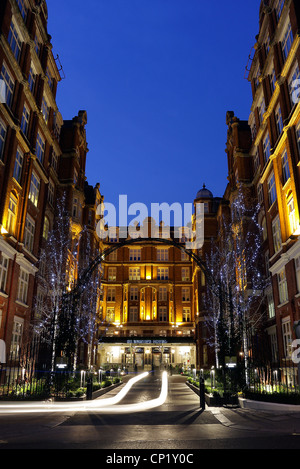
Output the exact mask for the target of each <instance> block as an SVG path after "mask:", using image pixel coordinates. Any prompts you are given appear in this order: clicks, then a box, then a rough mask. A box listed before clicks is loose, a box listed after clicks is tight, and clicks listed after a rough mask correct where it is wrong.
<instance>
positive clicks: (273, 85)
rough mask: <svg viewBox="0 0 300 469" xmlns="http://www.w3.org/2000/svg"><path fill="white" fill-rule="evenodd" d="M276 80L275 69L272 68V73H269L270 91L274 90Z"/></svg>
mask: <svg viewBox="0 0 300 469" xmlns="http://www.w3.org/2000/svg"><path fill="white" fill-rule="evenodd" d="M276 81H277V80H276V74H275V69H274V68H273V70H272V73H271V75H270V86H271V90H272V93H274V91H275V87H276Z"/></svg>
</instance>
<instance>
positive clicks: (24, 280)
mask: <svg viewBox="0 0 300 469" xmlns="http://www.w3.org/2000/svg"><path fill="white" fill-rule="evenodd" d="M28 284H29V273H28V272H26V271H25V270H23V269H22V268H21V269H20V276H19V283H18V294H17V299H18V300H19V301H21V303H24V304H26V303H27V294H28Z"/></svg>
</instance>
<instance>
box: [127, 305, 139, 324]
mask: <svg viewBox="0 0 300 469" xmlns="http://www.w3.org/2000/svg"><path fill="white" fill-rule="evenodd" d="M138 320H139V313H138V307H137V306H130V308H129V322H138Z"/></svg>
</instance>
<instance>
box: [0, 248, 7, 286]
mask: <svg viewBox="0 0 300 469" xmlns="http://www.w3.org/2000/svg"><path fill="white" fill-rule="evenodd" d="M8 264H9V259H8V257H6V256H5V255H4V254H3V253H1V255H0V291H2V292H5V291H6V282H7V273H8Z"/></svg>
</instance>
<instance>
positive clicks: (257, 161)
mask: <svg viewBox="0 0 300 469" xmlns="http://www.w3.org/2000/svg"><path fill="white" fill-rule="evenodd" d="M253 160H254V173H255V174H256V172H257V171H258V170H259V167H260V162H259V152H258V149H257V150H256V152H255V155H254V157H253Z"/></svg>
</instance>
